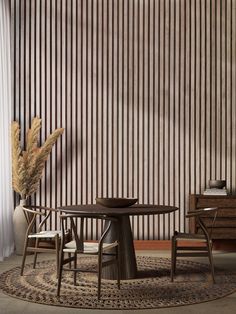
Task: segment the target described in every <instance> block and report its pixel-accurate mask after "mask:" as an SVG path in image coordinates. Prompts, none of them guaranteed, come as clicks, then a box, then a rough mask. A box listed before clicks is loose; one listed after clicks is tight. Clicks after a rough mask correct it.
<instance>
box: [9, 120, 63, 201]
mask: <svg viewBox="0 0 236 314" xmlns="http://www.w3.org/2000/svg"><path fill="white" fill-rule="evenodd" d="M40 129H41V119H39V118H38V117H35V118H34V119H33V120H32V125H31V129H29V130H28V132H27V137H26V150H25V151H22V150H21V146H20V126H19V123H18V122H16V121H14V122H13V123H12V127H11V138H12V186H13V189H14V190H15V191H16V192H17V193H19V194H20V195H21V198H22V199H23V198H27V197H28V196H29V195H31V194H33V193H35V192H36V191H37V189H38V186H39V183H40V180H41V178H42V175H43V170H44V166H45V162H46V160H47V158H48V156H49V154H50V152H51V150H52V147H53V145H54V144H55V142H56V141H57V139H58V137H59V136H60V135H61V134H62V133H63V131H64V129H62V128H61V129H56V130H55V131H54V132H53V133H52V134H50V135H49V137H48V138H47V140H46V141H45V143H44V144H43V145H42V146H41V147H38V146H37V144H38V138H39V133H40Z"/></svg>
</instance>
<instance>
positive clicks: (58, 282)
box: [57, 251, 64, 297]
mask: <svg viewBox="0 0 236 314" xmlns="http://www.w3.org/2000/svg"><path fill="white" fill-rule="evenodd" d="M63 262H64V252H63V251H62V253H61V256H60V260H59V272H58V278H57V296H58V297H59V296H60V291H61V280H62V269H63Z"/></svg>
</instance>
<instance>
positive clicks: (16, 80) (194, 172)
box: [11, 0, 236, 239]
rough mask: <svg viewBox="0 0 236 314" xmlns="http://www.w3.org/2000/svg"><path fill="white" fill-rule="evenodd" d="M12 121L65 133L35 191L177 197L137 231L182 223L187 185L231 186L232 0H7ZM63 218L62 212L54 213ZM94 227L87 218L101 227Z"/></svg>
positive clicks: (145, 234)
mask: <svg viewBox="0 0 236 314" xmlns="http://www.w3.org/2000/svg"><path fill="white" fill-rule="evenodd" d="M11 7H12V61H13V75H14V76H13V91H14V108H13V111H14V119H17V120H19V121H20V123H21V125H22V132H23V134H25V132H26V130H27V128H28V126H29V125H30V120H31V118H32V117H33V116H35V115H38V116H40V117H41V118H42V120H43V127H42V134H41V139H40V140H41V141H42V140H44V139H45V137H46V135H48V134H49V133H50V132H51V131H52V130H53V129H54V128H56V127H64V128H65V133H64V135H63V137H62V139H61V140H59V142H58V143H57V145H56V147H55V148H54V150H53V153H52V154H51V157H50V159H49V160H48V162H47V167H46V171H45V176H44V178H43V180H42V184H41V188H40V191H39V192H38V193H37V195H36V196H35V199H34V201H35V202H37V203H41V204H47V205H50V206H59V205H64V204H76V203H83V204H86V203H93V202H95V197H96V196H108V197H111V196H114V197H118V196H119V197H121V196H124V197H127V196H129V197H138V199H139V202H140V203H155V204H171V205H176V206H178V207H179V208H180V210H179V212H176V213H175V214H174V215H166V216H160V217H158V216H143V217H134V218H132V219H131V222H132V228H133V231H134V236H135V238H136V239H169V238H170V236H171V235H172V233H173V230H174V229H179V230H185V229H186V228H187V223H186V222H185V220H184V214H185V212H186V210H187V209H188V196H189V194H190V193H199V192H201V191H202V190H204V188H205V187H206V186H207V184H208V180H209V179H210V178H212V179H215V178H216V179H226V180H227V188H228V189H229V191H230V192H232V191H233V192H235V188H236V180H235V179H236V178H235V170H236V169H235V160H236V146H235V134H236V125H235V121H236V120H235V118H236V105H235V104H236V97H235V96H236V95H235V93H236V77H235V76H236V72H235V70H236V65H235V61H236V1H235V0H222V1H221V0H156V1H155V0H67V1H66V0H50V1H49V0H35V1H31V0H12V2H11ZM56 223H57V222H56ZM98 229H99V225H98V223H97V222H95V221H94V222H91V221H88V222H87V233H92V235H93V237H96V235H97V233H98Z"/></svg>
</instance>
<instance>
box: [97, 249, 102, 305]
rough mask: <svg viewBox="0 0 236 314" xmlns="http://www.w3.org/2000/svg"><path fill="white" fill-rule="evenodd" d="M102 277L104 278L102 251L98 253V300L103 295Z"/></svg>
mask: <svg viewBox="0 0 236 314" xmlns="http://www.w3.org/2000/svg"><path fill="white" fill-rule="evenodd" d="M101 279H102V252H99V253H98V300H100V297H101Z"/></svg>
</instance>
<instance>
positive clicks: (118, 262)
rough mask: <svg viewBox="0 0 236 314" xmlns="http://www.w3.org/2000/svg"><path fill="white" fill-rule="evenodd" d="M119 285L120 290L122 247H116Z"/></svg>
mask: <svg viewBox="0 0 236 314" xmlns="http://www.w3.org/2000/svg"><path fill="white" fill-rule="evenodd" d="M116 265H117V285H118V289H120V246H119V245H118V246H117V247H116Z"/></svg>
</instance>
